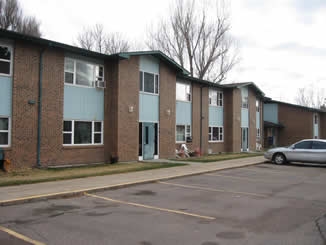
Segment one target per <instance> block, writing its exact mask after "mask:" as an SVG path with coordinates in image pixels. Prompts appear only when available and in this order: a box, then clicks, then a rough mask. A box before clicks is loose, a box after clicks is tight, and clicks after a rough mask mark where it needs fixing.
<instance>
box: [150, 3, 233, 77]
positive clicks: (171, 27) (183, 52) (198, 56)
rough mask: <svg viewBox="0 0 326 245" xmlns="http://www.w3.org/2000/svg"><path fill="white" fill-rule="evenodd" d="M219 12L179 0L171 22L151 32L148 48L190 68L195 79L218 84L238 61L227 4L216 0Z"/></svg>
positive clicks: (163, 22) (167, 21)
mask: <svg viewBox="0 0 326 245" xmlns="http://www.w3.org/2000/svg"><path fill="white" fill-rule="evenodd" d="M215 10H216V13H214V14H213V16H210V14H209V12H210V9H209V8H207V6H206V7H205V6H204V7H203V8H202V10H201V11H200V10H198V7H197V5H196V2H195V0H178V2H177V4H176V5H175V6H174V7H172V11H171V14H170V16H169V18H168V20H161V21H160V23H159V24H158V26H157V27H156V29H154V30H153V29H152V30H150V31H149V37H148V41H147V46H148V47H149V48H150V49H152V50H154V49H159V50H161V51H163V52H164V53H166V54H167V55H169V56H170V57H171V58H173V59H176V60H177V61H178V62H179V63H180V65H181V66H184V67H187V68H188V69H189V71H190V73H191V75H192V76H194V75H196V76H197V77H198V78H200V79H208V80H211V81H214V82H217V83H220V82H222V81H223V80H225V79H226V75H227V73H228V72H229V71H230V70H231V69H232V67H233V66H234V65H235V63H236V61H237V55H236V53H233V54H232V51H231V48H232V47H233V46H234V45H233V44H234V42H233V40H232V39H231V37H230V36H229V34H228V33H229V31H230V23H229V18H228V16H227V15H226V14H225V11H224V5H223V3H222V2H221V1H216V8H215Z"/></svg>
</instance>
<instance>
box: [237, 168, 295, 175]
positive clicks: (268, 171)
mask: <svg viewBox="0 0 326 245" xmlns="http://www.w3.org/2000/svg"><path fill="white" fill-rule="evenodd" d="M239 169H241V170H245V171H252V172H256V173H263V174H264V173H271V174H292V173H288V172H282V171H275V170H274V169H273V170H269V169H268V170H267V169H266V170H265V169H259V170H258V169H257V170H256V169H252V168H239Z"/></svg>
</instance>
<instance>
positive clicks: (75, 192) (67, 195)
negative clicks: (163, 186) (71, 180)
mask: <svg viewBox="0 0 326 245" xmlns="http://www.w3.org/2000/svg"><path fill="white" fill-rule="evenodd" d="M262 163H264V162H258V163H257V162H256V163H247V164H243V165H239V166H230V167H222V168H221V167H217V168H215V169H210V170H204V171H200V170H199V171H193V172H190V173H184V174H178V175H171V176H167V177H161V178H160V177H158V178H153V179H145V180H140V181H133V182H128V183H121V184H116V185H107V186H99V187H95V188H89V189H80V190H73V191H66V192H57V193H49V194H43V195H36V196H27V197H23V198H17V199H10V200H4V201H0V206H10V205H17V204H23V203H30V202H37V201H44V200H49V199H58V198H70V197H78V196H83V195H84V193H85V192H88V193H95V192H99V191H105V190H114V189H120V188H125V187H129V186H134V185H140V184H148V183H154V182H157V181H162V180H170V179H176V178H181V177H187V176H194V175H199V174H205V173H211V172H216V171H221V170H225V169H235V168H243V167H247V166H253V165H258V164H262Z"/></svg>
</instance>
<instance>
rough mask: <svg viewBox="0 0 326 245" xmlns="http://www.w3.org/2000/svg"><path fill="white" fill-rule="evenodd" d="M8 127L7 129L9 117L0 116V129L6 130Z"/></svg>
mask: <svg viewBox="0 0 326 245" xmlns="http://www.w3.org/2000/svg"><path fill="white" fill-rule="evenodd" d="M8 129H9V119H8V118H0V130H8Z"/></svg>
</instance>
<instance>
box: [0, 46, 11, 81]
mask: <svg viewBox="0 0 326 245" xmlns="http://www.w3.org/2000/svg"><path fill="white" fill-rule="evenodd" d="M11 59H12V49H11V47H8V46H5V45H0V74H1V75H8V76H10V75H11Z"/></svg>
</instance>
